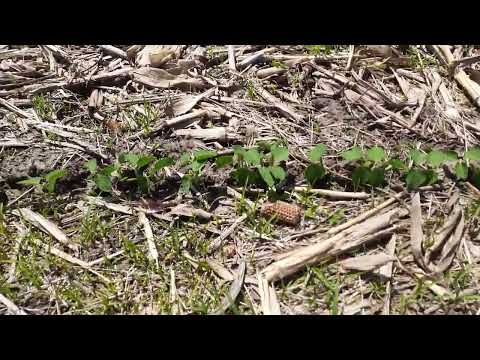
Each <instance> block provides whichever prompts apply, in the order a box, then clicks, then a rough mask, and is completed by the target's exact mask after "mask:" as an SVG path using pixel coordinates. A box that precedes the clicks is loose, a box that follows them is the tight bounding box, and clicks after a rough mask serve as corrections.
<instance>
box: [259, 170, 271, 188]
mask: <svg viewBox="0 0 480 360" xmlns="http://www.w3.org/2000/svg"><path fill="white" fill-rule="evenodd" d="M258 172H259V173H260V176H261V177H262V179H263V181H265V183H266V184H267V185H268V187H270V188H271V187H273V185H275V182H274V180H273V177H272V173H271V172H270V169H269V168H266V167H259V168H258Z"/></svg>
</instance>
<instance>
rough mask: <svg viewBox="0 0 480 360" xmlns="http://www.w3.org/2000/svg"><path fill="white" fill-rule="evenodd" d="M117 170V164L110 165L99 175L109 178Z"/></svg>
mask: <svg viewBox="0 0 480 360" xmlns="http://www.w3.org/2000/svg"><path fill="white" fill-rule="evenodd" d="M117 170H118V165H117V164H112V165H108V166H106V167H104V168H103V169H102V170H101V171H100V174H102V175H104V176H107V177H110V176H111V175H112V173H113V172H114V171H117Z"/></svg>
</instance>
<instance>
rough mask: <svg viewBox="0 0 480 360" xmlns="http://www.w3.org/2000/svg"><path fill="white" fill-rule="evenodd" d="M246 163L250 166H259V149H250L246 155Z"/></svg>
mask: <svg viewBox="0 0 480 360" xmlns="http://www.w3.org/2000/svg"><path fill="white" fill-rule="evenodd" d="M244 158H245V162H246V163H247V164H248V165H253V166H259V165H260V161H261V157H260V153H259V152H258V150H257V149H250V150H248V151H247V152H245V154H244Z"/></svg>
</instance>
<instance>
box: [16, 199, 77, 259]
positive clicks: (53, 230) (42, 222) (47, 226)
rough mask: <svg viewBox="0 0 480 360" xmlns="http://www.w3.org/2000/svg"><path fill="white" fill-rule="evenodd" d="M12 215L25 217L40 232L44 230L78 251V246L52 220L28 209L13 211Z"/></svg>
mask: <svg viewBox="0 0 480 360" xmlns="http://www.w3.org/2000/svg"><path fill="white" fill-rule="evenodd" d="M12 213H13V214H15V215H17V216H20V217H23V218H24V219H25V220H27V221H28V222H30V223H32V224H33V225H35V226H37V227H38V228H39V229H40V230H43V231H44V232H46V233H47V234H49V235H51V236H53V237H54V238H55V239H57V240H58V241H59V242H61V243H63V244H65V245H66V246H68V247H69V248H70V249H72V250H78V248H79V245H78V244H75V243H72V242H71V241H70V239H68V237H67V235H65V233H64V232H63V231H62V230H60V228H59V227H58V226H57V225H55V224H54V223H53V222H51V221H50V220H48V219H45V218H44V217H43V216H42V215H40V214H37V213H36V212H34V211H32V210H30V209H27V208H23V209H18V210H13V211H12Z"/></svg>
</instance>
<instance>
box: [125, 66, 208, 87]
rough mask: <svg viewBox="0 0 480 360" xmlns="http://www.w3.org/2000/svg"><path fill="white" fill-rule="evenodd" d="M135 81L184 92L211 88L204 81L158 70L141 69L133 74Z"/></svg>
mask: <svg viewBox="0 0 480 360" xmlns="http://www.w3.org/2000/svg"><path fill="white" fill-rule="evenodd" d="M132 76H133V81H135V82H138V83H140V84H143V85H146V86H150V87H154V88H160V89H169V88H179V89H184V90H194V89H203V88H205V87H207V86H209V84H208V83H206V82H205V81H203V80H202V79H194V78H189V77H187V76H186V75H173V74H171V73H169V72H168V71H166V70H163V69H156V68H147V67H144V68H140V69H136V70H134V71H133V72H132Z"/></svg>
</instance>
